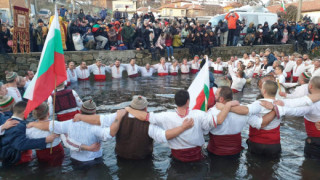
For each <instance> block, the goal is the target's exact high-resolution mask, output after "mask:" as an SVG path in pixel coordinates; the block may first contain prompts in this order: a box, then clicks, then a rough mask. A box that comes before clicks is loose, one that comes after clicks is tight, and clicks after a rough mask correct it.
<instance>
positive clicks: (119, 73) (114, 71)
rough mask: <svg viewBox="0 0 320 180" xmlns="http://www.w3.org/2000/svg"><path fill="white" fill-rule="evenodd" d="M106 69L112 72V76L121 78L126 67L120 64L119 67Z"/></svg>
mask: <svg viewBox="0 0 320 180" xmlns="http://www.w3.org/2000/svg"><path fill="white" fill-rule="evenodd" d="M106 70H107V71H108V72H109V73H111V76H112V78H114V79H119V78H122V73H123V71H124V70H125V68H124V66H123V65H120V66H119V67H117V66H112V67H106Z"/></svg>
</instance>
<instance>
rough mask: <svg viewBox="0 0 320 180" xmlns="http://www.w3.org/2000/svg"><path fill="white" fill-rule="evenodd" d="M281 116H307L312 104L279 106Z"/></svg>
mask: <svg viewBox="0 0 320 180" xmlns="http://www.w3.org/2000/svg"><path fill="white" fill-rule="evenodd" d="M278 109H279V114H280V116H285V115H286V116H305V115H306V114H308V113H309V112H310V111H311V110H312V106H303V107H295V108H292V107H285V106H278Z"/></svg>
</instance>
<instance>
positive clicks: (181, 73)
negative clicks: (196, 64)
mask: <svg viewBox="0 0 320 180" xmlns="http://www.w3.org/2000/svg"><path fill="white" fill-rule="evenodd" d="M189 73H190V72H181V74H189Z"/></svg>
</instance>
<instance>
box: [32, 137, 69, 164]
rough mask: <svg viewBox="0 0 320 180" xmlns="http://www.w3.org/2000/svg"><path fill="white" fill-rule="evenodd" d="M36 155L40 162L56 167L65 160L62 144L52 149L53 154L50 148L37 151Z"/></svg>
mask: <svg viewBox="0 0 320 180" xmlns="http://www.w3.org/2000/svg"><path fill="white" fill-rule="evenodd" d="M36 154H37V158H38V161H39V162H45V163H49V164H50V165H54V166H59V165H61V164H62V162H63V158H64V150H63V146H62V144H61V143H60V144H58V145H57V146H55V147H53V148H52V154H50V148H47V149H43V150H36Z"/></svg>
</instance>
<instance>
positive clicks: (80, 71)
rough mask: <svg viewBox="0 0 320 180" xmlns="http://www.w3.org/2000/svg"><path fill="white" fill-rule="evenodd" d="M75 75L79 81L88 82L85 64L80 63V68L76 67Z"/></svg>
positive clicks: (88, 74) (87, 71)
mask: <svg viewBox="0 0 320 180" xmlns="http://www.w3.org/2000/svg"><path fill="white" fill-rule="evenodd" d="M76 73H77V77H78V80H79V81H85V80H89V76H90V71H89V69H88V67H87V63H86V62H84V61H82V62H81V64H80V66H78V67H76Z"/></svg>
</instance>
